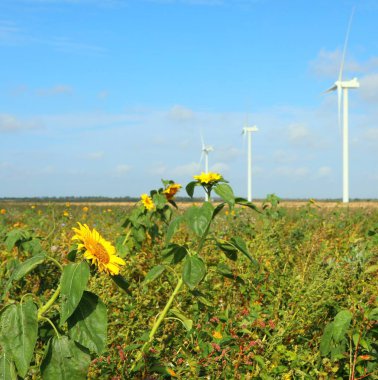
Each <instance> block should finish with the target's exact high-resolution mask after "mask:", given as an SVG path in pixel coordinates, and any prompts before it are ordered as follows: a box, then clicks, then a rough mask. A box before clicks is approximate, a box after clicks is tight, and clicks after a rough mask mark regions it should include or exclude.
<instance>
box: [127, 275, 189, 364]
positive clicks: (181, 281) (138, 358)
mask: <svg viewBox="0 0 378 380" xmlns="http://www.w3.org/2000/svg"><path fill="white" fill-rule="evenodd" d="M183 283H184V282H183V279H182V277H180V278H179V280H178V282H177V285H176V287H175V289H174V290H173V293H172V294H171V296H170V297H169V300H168V302H167V304H166V305H165V307H164V309H163V311H162V312H161V314H160V315H159V318H158V319H157V320H156V321H155V323H154V325H153V326H152V329H151V331H150V334H149V336H148V341H147V342H146V343H144V345H143V346H142V348H141V350H140V351H139V352H138V354H137V356H136V358H135V362H134V364H133V366H132V368H131V370H133V369H134V367H135V365H136V364H137V363H138V362H139V360H140V359H142V357H143V354H145V353H146V351H147V348H148V346H149V345H150V343H151V342H152V341H153V340H154V336H155V334H156V331H157V329H158V328H159V326H160V325H161V322H163V319H164V318H165V316H166V315H167V313H168V311H169V309H170V307H171V305H172V302H173V300H174V298H175V296H176V295H177V293H178V292H179V291H180V289H181V286H182V285H183Z"/></svg>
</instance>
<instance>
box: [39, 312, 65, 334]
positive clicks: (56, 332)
mask: <svg viewBox="0 0 378 380" xmlns="http://www.w3.org/2000/svg"><path fill="white" fill-rule="evenodd" d="M40 319H41V320H43V321H47V322H48V323H50V325H51V326H52V328H53V329H54V331H55V335H56V336H57V337H58V338H60V334H59V332H58V330H57V328H56V327H55V325H54V323H53V322H52V321H51V320H50V319H49V318H46V317H41V318H40Z"/></svg>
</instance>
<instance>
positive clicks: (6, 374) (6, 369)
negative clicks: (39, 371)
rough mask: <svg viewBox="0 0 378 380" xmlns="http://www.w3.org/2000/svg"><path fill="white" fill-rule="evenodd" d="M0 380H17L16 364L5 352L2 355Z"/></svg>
mask: <svg viewBox="0 0 378 380" xmlns="http://www.w3.org/2000/svg"><path fill="white" fill-rule="evenodd" d="M0 380H17V373H16V369H15V368H14V363H13V362H12V360H11V358H10V357H9V355H7V354H6V353H5V352H3V353H2V354H1V355H0Z"/></svg>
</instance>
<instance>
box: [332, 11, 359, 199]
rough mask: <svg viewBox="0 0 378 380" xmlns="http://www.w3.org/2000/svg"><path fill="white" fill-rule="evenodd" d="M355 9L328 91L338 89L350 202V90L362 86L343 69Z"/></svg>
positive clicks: (345, 183)
mask: <svg viewBox="0 0 378 380" xmlns="http://www.w3.org/2000/svg"><path fill="white" fill-rule="evenodd" d="M353 14H354V9H353V11H352V14H351V16H350V19H349V24H348V29H347V33H346V37H345V43H344V50H343V56H342V60H341V65H340V71H339V77H338V79H337V81H336V82H335V84H334V85H333V86H332V87H331V88H330V89H328V90H327V91H326V92H331V91H336V90H337V101H338V103H337V106H338V123H339V127H341V120H342V121H343V202H344V203H348V202H349V141H348V140H349V132H348V90H349V89H355V88H359V87H360V83H359V82H358V80H357V78H353V79H351V80H343V69H344V61H345V54H346V50H347V45H348V39H349V32H350V27H351V24H352V19H353ZM341 101H343V115H342V118H341Z"/></svg>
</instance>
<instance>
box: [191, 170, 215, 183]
mask: <svg viewBox="0 0 378 380" xmlns="http://www.w3.org/2000/svg"><path fill="white" fill-rule="evenodd" d="M193 178H194V179H195V180H196V181H197V182H199V183H200V184H201V185H214V184H216V183H217V182H219V181H220V180H222V176H221V175H220V174H218V173H212V172H208V173H204V172H202V173H201V174H200V175H195V176H194V177H193Z"/></svg>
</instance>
